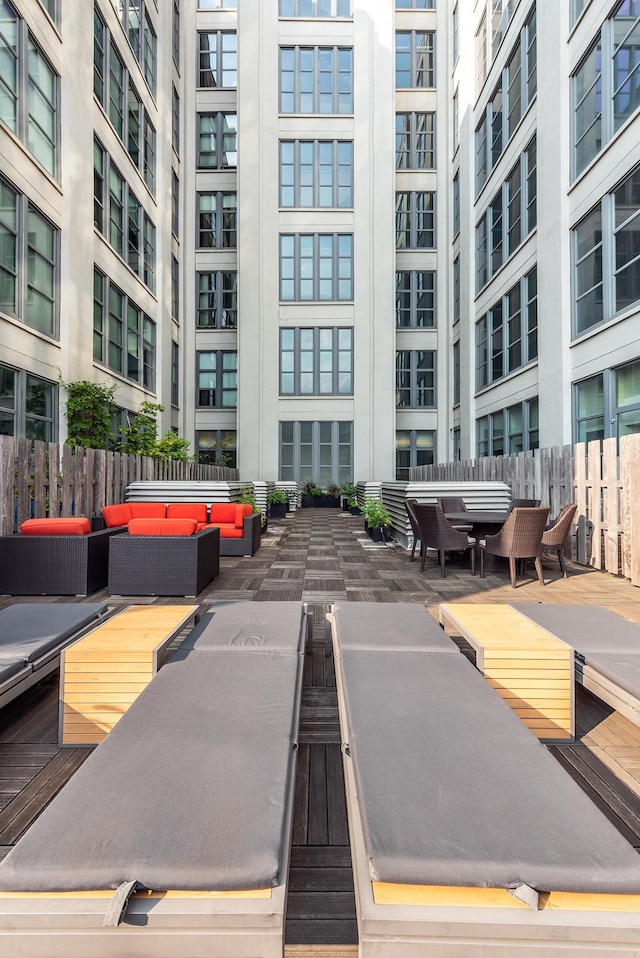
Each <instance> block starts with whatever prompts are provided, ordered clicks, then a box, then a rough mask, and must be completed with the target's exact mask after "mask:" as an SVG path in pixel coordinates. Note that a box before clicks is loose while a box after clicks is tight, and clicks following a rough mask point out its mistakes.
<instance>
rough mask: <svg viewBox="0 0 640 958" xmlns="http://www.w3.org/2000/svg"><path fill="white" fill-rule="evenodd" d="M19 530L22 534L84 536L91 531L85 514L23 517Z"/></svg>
mask: <svg viewBox="0 0 640 958" xmlns="http://www.w3.org/2000/svg"><path fill="white" fill-rule="evenodd" d="M20 532H21V533H22V534H23V535H24V536H84V535H86V534H87V533H88V532H91V523H90V522H89V520H88V519H87V518H86V517H85V516H75V517H74V516H69V517H62V516H60V517H55V518H53V517H52V518H51V519H25V520H24V522H23V523H22V525H21V526H20Z"/></svg>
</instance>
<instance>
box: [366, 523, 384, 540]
mask: <svg viewBox="0 0 640 958" xmlns="http://www.w3.org/2000/svg"><path fill="white" fill-rule="evenodd" d="M364 531H365V532H366V533H367V535H368V536H369V538H370V539H371V540H372V541H373V542H388V541H389V533H388V531H387V528H386V526H368V525H367V520H366V519H365V520H364Z"/></svg>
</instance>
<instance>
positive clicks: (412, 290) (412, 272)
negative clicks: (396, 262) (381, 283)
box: [395, 269, 438, 329]
mask: <svg viewBox="0 0 640 958" xmlns="http://www.w3.org/2000/svg"><path fill="white" fill-rule="evenodd" d="M427 277H430V280H429V279H427ZM407 278H408V282H407ZM425 280H426V282H425ZM429 282H430V285H429ZM407 295H408V302H407V301H406V300H405V302H407V304H406V305H403V304H402V303H401V301H400V297H406V296H407ZM421 296H425V297H426V299H427V305H425V306H424V307H421V306H420V299H421ZM437 301H438V300H437V273H436V271H435V270H421V269H417V270H416V269H396V275H395V319H396V329H437ZM429 302H430V305H429ZM421 312H422V313H424V315H425V316H426V317H427V318H428V317H431V319H432V321H431V322H419V321H418V320H419V316H420V314H421ZM401 316H408V317H409V322H408V323H404V322H401V321H400V318H401Z"/></svg>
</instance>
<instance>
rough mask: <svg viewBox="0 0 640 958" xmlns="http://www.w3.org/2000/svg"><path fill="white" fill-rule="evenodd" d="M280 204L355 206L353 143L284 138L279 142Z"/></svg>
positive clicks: (284, 206)
mask: <svg viewBox="0 0 640 958" xmlns="http://www.w3.org/2000/svg"><path fill="white" fill-rule="evenodd" d="M280 206H281V207H283V208H287V207H321V208H329V207H336V208H350V207H352V206H353V143H352V142H351V141H348V140H345V141H342V140H283V141H281V143H280Z"/></svg>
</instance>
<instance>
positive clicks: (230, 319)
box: [196, 269, 238, 329]
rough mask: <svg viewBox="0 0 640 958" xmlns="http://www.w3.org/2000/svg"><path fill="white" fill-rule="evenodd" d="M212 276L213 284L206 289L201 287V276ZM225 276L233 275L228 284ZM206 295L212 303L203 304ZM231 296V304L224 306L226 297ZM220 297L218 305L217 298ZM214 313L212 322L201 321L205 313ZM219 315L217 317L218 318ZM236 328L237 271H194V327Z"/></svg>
mask: <svg viewBox="0 0 640 958" xmlns="http://www.w3.org/2000/svg"><path fill="white" fill-rule="evenodd" d="M205 276H209V277H211V276H213V277H215V279H214V284H213V286H211V285H210V286H209V288H208V289H202V288H201V277H205ZM227 277H233V282H232V285H231V286H229V284H228V282H227V281H226V278H227ZM204 296H207V297H208V302H209V303H212V305H208V304H207V305H205V306H203V305H202V303H203V297H204ZM229 296H230V297H231V298H232V299H231V302H232V303H233V305H232V306H229V307H226V306H225V302H227V297H229ZM220 297H222V302H221V305H220V306H217V305H216V304H217V302H218V299H219V298H220ZM212 313H214V314H215V319H214V322H213V323H203V322H202V321H201V320H202V317H203V316H204V315H205V314H212ZM218 317H219V319H218ZM237 328H238V272H237V270H235V269H211V270H198V272H197V273H196V329H237Z"/></svg>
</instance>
